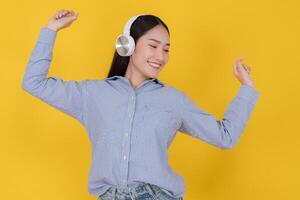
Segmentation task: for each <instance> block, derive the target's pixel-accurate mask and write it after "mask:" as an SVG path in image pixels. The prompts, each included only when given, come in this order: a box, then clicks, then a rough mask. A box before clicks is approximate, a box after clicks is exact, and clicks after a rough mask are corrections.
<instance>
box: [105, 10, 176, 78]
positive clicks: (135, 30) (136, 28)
mask: <svg viewBox="0 0 300 200" xmlns="http://www.w3.org/2000/svg"><path fill="white" fill-rule="evenodd" d="M156 25H162V26H164V27H165V28H166V30H167V31H168V34H169V36H170V32H169V29H168V27H167V25H166V24H165V23H164V22H163V21H162V20H161V19H160V18H159V17H156V16H154V15H141V16H139V17H138V18H137V19H136V20H135V21H134V22H133V23H132V25H131V28H130V35H131V36H132V37H133V39H134V42H135V44H136V43H137V41H138V39H139V38H140V37H141V36H142V35H144V34H145V33H146V32H147V31H148V30H150V29H152V28H153V27H155V26H156ZM129 58H130V56H125V57H123V56H120V55H119V54H118V53H117V51H116V50H115V53H114V58H113V61H112V63H111V67H110V70H109V73H108V75H107V78H108V77H111V76H115V75H118V76H125V72H126V70H127V67H128V63H129Z"/></svg>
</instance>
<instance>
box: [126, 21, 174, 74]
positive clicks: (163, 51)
mask: <svg viewBox="0 0 300 200" xmlns="http://www.w3.org/2000/svg"><path fill="white" fill-rule="evenodd" d="M169 43H170V38H169V34H168V31H167V30H166V29H165V28H164V27H163V26H162V25H157V26H155V27H153V28H152V29H150V30H149V31H147V32H146V33H145V34H144V35H143V36H141V37H140V38H139V39H138V41H137V43H136V45H135V50H134V52H133V54H132V55H131V56H130V59H129V64H128V68H127V70H130V71H131V72H132V73H134V74H138V76H139V77H142V78H144V79H147V78H156V77H157V76H158V74H159V72H160V71H161V70H162V69H163V67H164V65H165V64H167V62H168V61H169V47H170V44H169Z"/></svg>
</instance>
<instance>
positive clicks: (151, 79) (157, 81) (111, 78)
mask: <svg viewBox="0 0 300 200" xmlns="http://www.w3.org/2000/svg"><path fill="white" fill-rule="evenodd" d="M116 79H122V80H128V79H127V78H126V77H125V76H119V75H114V76H111V77H108V78H106V80H116ZM145 81H146V82H148V81H154V82H155V83H157V84H161V85H162V86H164V85H165V84H164V83H163V82H162V81H160V80H159V79H157V78H147V79H146V80H145Z"/></svg>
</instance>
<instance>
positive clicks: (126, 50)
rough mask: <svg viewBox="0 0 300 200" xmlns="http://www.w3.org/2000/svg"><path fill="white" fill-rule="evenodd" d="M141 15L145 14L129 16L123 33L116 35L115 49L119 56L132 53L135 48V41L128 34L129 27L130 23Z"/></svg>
mask: <svg viewBox="0 0 300 200" xmlns="http://www.w3.org/2000/svg"><path fill="white" fill-rule="evenodd" d="M141 15H145V14H139V15H136V16H133V17H131V18H130V19H129V20H128V21H127V23H126V25H125V27H124V31H123V34H121V35H119V36H118V37H117V39H116V50H117V53H118V54H119V55H120V56H130V55H132V53H133V51H134V49H135V42H134V39H133V37H131V36H130V28H131V25H132V24H133V22H134V21H135V20H136V19H137V18H138V17H139V16H141Z"/></svg>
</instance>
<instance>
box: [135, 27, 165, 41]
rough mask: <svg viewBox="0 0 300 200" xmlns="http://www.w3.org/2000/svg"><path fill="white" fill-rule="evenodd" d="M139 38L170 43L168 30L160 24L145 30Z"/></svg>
mask: <svg viewBox="0 0 300 200" xmlns="http://www.w3.org/2000/svg"><path fill="white" fill-rule="evenodd" d="M141 39H143V40H145V41H152V42H154V41H153V40H150V39H155V40H158V41H161V42H162V43H163V44H166V43H170V37H169V34H168V31H167V30H166V28H164V27H163V26H161V25H157V26H155V27H153V28H152V29H150V30H149V31H147V32H146V33H145V34H144V35H143V36H142V37H141Z"/></svg>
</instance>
